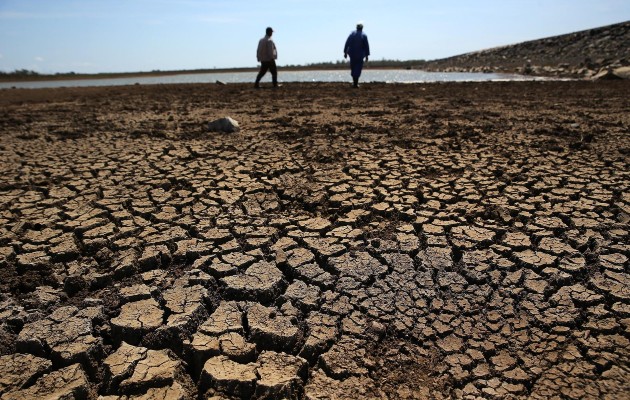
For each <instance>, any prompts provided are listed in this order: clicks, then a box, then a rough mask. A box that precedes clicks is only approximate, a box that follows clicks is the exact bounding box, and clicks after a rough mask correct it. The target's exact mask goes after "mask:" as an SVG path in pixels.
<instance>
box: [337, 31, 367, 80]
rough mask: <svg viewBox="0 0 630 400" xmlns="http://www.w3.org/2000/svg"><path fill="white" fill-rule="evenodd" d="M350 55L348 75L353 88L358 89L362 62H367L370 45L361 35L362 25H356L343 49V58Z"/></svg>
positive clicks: (364, 36)
mask: <svg viewBox="0 0 630 400" xmlns="http://www.w3.org/2000/svg"><path fill="white" fill-rule="evenodd" d="M348 55H350V74H351V75H352V81H353V85H352V86H353V87H355V88H358V87H359V77H360V76H361V70H362V69H363V60H364V59H365V62H367V61H368V57H369V55H370V44H369V43H368V38H367V35H366V34H365V33H363V24H362V23H360V22H359V23H358V24H357V30H356V31H353V32H352V33H351V34H350V36H348V39H347V40H346V45H345V46H344V48H343V58H348Z"/></svg>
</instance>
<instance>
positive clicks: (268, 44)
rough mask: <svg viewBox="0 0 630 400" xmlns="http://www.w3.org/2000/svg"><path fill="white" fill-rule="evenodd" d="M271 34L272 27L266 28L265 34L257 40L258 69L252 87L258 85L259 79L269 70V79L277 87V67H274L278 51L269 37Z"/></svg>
mask: <svg viewBox="0 0 630 400" xmlns="http://www.w3.org/2000/svg"><path fill="white" fill-rule="evenodd" d="M271 35H273V29H271V28H270V27H269V28H267V31H266V35H265V37H263V38H262V39H260V40H259V41H258V50H257V51H256V57H257V58H258V61H260V71H259V72H258V76H257V77H256V83H255V84H254V87H257V88H259V87H260V80H261V79H262V77H263V76H264V75H265V74H266V73H267V71H271V79H272V81H273V86H274V87H278V68H277V67H276V59H277V58H278V51H277V50H276V44H275V43H274V42H273V39H271Z"/></svg>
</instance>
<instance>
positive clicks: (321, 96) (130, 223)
mask: <svg viewBox="0 0 630 400" xmlns="http://www.w3.org/2000/svg"><path fill="white" fill-rule="evenodd" d="M629 94H630V83H629V82H625V81H621V82H597V83H590V82H510V83H447V84H424V85H415V84H414V85H385V84H374V85H372V84H367V85H364V86H363V87H362V88H361V89H359V90H352V89H351V88H350V87H349V85H341V84H289V85H285V86H284V87H283V88H281V89H280V90H272V89H262V90H258V91H255V90H253V89H252V88H251V86H250V85H225V86H221V85H174V86H170V85H157V86H131V87H110V88H86V89H50V90H4V91H0V104H1V105H2V107H1V109H0V110H1V111H0V138H1V140H0V221H1V223H0V372H1V373H0V376H1V378H0V397H2V399H3V400H4V399H24V398H78V399H86V398H87V399H96V398H97V397H98V396H99V395H100V396H103V397H102V398H103V399H107V400H113V399H139V398H142V399H158V398H160V399H162V398H168V399H196V398H203V399H205V398H209V397H211V398H214V399H239V398H273V399H280V398H289V399H302V398H307V399H320V398H322V399H323V398H337V399H357V398H379V399H382V398H390V399H425V398H436V399H446V398H465V399H468V398H469V399H477V398H487V399H506V398H518V399H521V398H523V399H524V398H532V399H548V398H554V397H558V398H560V397H561V398H570V399H602V398H611V399H619V398H623V397H627V395H628V393H630V384H629V382H630V367H629V365H630V291H629V290H628V288H629V287H630V271H629V264H628V257H630V248H629V245H628V243H629V242H630V240H629V239H630V235H629V230H630V225H629V221H630V194H629V193H630V192H629V186H630V173H629V171H630V165H629V162H628V160H629V158H628V157H629V152H630V137H629V135H630V134H629V130H630V114H629V113H628V109H630V100H629V99H630V96H629ZM228 115H229V116H231V117H232V118H234V119H236V120H237V121H239V123H240V126H241V131H240V132H239V133H234V134H219V133H209V132H207V131H206V129H205V127H206V124H207V122H208V121H210V120H213V119H215V118H219V117H223V116H228ZM212 396H215V397H212Z"/></svg>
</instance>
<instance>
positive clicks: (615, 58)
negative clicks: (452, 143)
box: [421, 21, 630, 78]
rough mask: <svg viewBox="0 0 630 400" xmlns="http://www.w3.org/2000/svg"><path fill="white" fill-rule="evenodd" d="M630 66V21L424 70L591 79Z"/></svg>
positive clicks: (438, 63) (475, 54)
mask: <svg viewBox="0 0 630 400" xmlns="http://www.w3.org/2000/svg"><path fill="white" fill-rule="evenodd" d="M628 66H630V21H627V22H623V23H619V24H615V25H609V26H604V27H601V28H596V29H589V30H585V31H580V32H575V33H570V34H566V35H560V36H553V37H549V38H544V39H539V40H532V41H528V42H523V43H518V44H514V45H509V46H503V47H497V48H493V49H487V50H481V51H475V52H472V53H466V54H462V55H458V56H454V57H449V58H444V59H440V60H435V61H429V62H427V63H426V64H424V65H422V66H421V68H423V69H428V70H440V71H477V72H481V71H484V72H516V73H522V74H533V75H545V76H568V77H586V78H588V77H592V76H594V75H596V74H597V73H599V72H601V71H602V70H608V69H612V70H615V69H617V68H620V67H628Z"/></svg>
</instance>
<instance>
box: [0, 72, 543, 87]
mask: <svg viewBox="0 0 630 400" xmlns="http://www.w3.org/2000/svg"><path fill="white" fill-rule="evenodd" d="M255 78H256V72H223V73H204V74H180V75H163V76H147V77H131V78H114V79H75V80H52V81H35V82H2V83H0V89H8V88H27V89H35V88H55V87H80V86H121V85H135V84H141V85H150V84H166V83H214V82H216V81H220V82H223V83H248V82H251V83H253V82H254V79H255ZM278 78H279V81H280V82H351V81H352V79H351V77H350V72H349V71H346V70H323V71H282V69H280V71H279V73H278ZM540 79H541V78H539V77H531V76H523V75H515V74H496V73H468V72H427V71H421V70H406V69H385V70H383V69H374V70H370V69H366V70H364V71H363V75H362V76H361V81H362V82H386V83H418V82H470V81H472V82H481V81H505V80H509V81H522V80H527V81H531V80H540ZM270 81H271V75H270V74H267V75H266V76H265V77H264V78H263V81H262V83H263V84H265V83H268V82H270Z"/></svg>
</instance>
